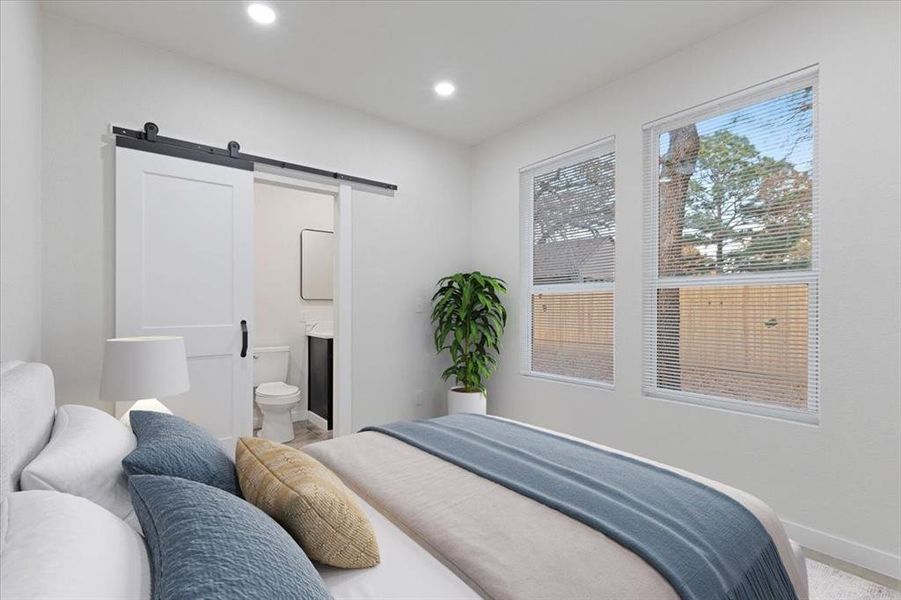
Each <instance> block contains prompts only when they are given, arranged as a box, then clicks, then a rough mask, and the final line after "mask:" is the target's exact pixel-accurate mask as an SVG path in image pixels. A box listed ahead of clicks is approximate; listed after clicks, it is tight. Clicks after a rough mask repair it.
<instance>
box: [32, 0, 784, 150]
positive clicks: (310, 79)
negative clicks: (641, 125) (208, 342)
mask: <svg viewBox="0 0 901 600" xmlns="http://www.w3.org/2000/svg"><path fill="white" fill-rule="evenodd" d="M774 3H775V2H771V1H729V2H726V1H722V2H711V1H691V2H687V1H659V2H657V1H653V2H648V1H635V2H426V1H420V2H375V1H370V2H268V4H270V6H272V7H273V8H274V9H275V10H276V12H277V13H278V17H279V18H278V20H277V21H276V23H275V24H274V25H271V26H268V27H267V26H261V25H257V24H255V23H253V22H251V21H250V20H249V19H248V17H247V15H246V12H245V9H246V6H247V4H248V3H247V2H242V1H231V2H229V1H190V2H133V1H130V2H106V1H73V0H65V1H46V2H44V3H43V4H44V7H45V9H46V10H48V11H49V12H52V13H57V14H61V15H65V16H68V17H71V18H73V19H77V20H80V21H84V22H89V23H93V24H96V25H99V26H101V27H104V28H107V29H110V30H115V31H117V32H119V33H121V34H123V35H126V36H129V37H134V38H138V39H141V40H144V41H146V42H149V43H151V44H154V45H156V46H160V47H162V48H166V49H168V50H171V51H174V52H178V53H181V54H185V55H189V56H193V57H196V58H199V59H202V60H205V61H208V62H210V63H215V64H218V65H222V66H225V67H228V68H231V69H235V70H238V71H242V72H245V73H251V74H253V75H256V76H258V77H261V78H263V79H266V80H269V81H273V82H276V83H279V84H281V85H284V86H286V87H289V88H293V89H295V90H299V91H302V92H306V93H309V94H313V95H316V96H319V97H321V98H325V99H327V100H331V101H334V102H338V103H340V104H344V105H347V106H351V107H354V108H357V109H360V110H363V111H366V112H368V113H370V114H373V115H378V116H380V117H384V118H387V119H391V120H393V121H397V122H401V123H405V124H407V125H411V126H413V127H416V128H418V129H422V130H425V131H429V132H433V133H437V134H440V135H443V136H447V137H450V138H453V139H456V140H459V141H463V142H466V143H477V142H480V141H482V140H484V139H486V138H488V137H490V136H492V135H494V134H496V133H499V132H501V131H503V130H504V129H507V128H509V127H511V126H513V125H515V124H517V123H519V122H521V121H524V120H526V119H528V118H529V117H532V116H534V115H536V114H538V113H540V112H541V111H543V110H545V109H547V108H549V107H551V106H554V105H556V104H559V103H560V102H562V101H564V100H567V99H569V98H571V97H573V96H576V95H578V94H580V93H582V92H586V91H588V90H590V89H592V88H594V87H597V86H599V85H601V84H603V83H604V82H607V81H610V80H612V79H615V78H617V77H620V76H622V75H624V74H626V73H629V72H630V71H634V70H635V69H638V68H640V67H642V66H644V65H647V64H650V63H652V62H655V61H657V60H659V59H661V58H663V57H665V56H666V55H668V54H671V53H673V52H674V51H676V50H678V49H680V48H682V47H685V46H687V45H689V44H692V43H694V42H697V41H699V40H702V39H704V38H705V37H708V36H710V35H712V34H714V33H716V32H717V31H719V30H722V29H723V28H726V27H729V26H731V25H733V24H735V23H738V22H739V21H742V20H744V19H747V18H748V17H750V16H752V15H755V14H757V13H760V12H762V11H763V10H766V9H767V8H769V7H770V6H772V5H773V4H774ZM441 79H449V80H452V81H453V82H454V83H455V84H456V85H457V93H456V94H455V95H454V96H453V97H451V98H448V99H439V98H437V97H436V96H435V94H434V92H433V91H432V87H433V85H434V84H435V82H437V81H438V80H441Z"/></svg>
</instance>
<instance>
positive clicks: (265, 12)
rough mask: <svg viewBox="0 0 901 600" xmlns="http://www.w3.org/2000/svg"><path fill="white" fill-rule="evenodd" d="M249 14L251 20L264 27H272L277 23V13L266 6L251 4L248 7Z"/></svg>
mask: <svg viewBox="0 0 901 600" xmlns="http://www.w3.org/2000/svg"><path fill="white" fill-rule="evenodd" d="M247 14H248V15H250V18H251V19H253V20H254V21H256V22H257V23H260V24H262V25H271V24H272V23H275V11H274V10H272V9H271V8H269V7H268V6H266V5H265V4H251V5H250V6H248V7H247Z"/></svg>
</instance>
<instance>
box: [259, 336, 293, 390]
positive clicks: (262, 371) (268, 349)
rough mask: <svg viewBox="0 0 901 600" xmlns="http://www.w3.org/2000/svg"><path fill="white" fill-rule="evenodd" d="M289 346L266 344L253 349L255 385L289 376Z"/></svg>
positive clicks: (282, 379) (284, 378) (283, 379)
mask: <svg viewBox="0 0 901 600" xmlns="http://www.w3.org/2000/svg"><path fill="white" fill-rule="evenodd" d="M290 355H291V348H289V347H288V346H265V347H262V348H254V349H253V385H254V387H256V386H258V385H260V384H261V383H269V382H270V381H285V380H286V379H287V378H288V358H289V357H290Z"/></svg>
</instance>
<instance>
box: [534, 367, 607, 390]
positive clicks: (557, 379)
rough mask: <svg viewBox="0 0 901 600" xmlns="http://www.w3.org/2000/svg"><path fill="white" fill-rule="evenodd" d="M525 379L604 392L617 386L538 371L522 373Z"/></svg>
mask: <svg viewBox="0 0 901 600" xmlns="http://www.w3.org/2000/svg"><path fill="white" fill-rule="evenodd" d="M520 374H521V375H523V376H524V377H530V378H532V379H545V380H547V381H555V382H557V383H567V384H570V385H578V386H582V387H593V388H600V389H602V390H607V391H611V392H612V391H613V390H615V389H616V386H615V385H614V384H613V383H609V382H606V381H595V380H593V379H579V378H578V377H566V376H564V375H553V374H551V373H539V372H536V371H520Z"/></svg>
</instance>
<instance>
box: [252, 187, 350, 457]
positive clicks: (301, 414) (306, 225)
mask: <svg viewBox="0 0 901 600" xmlns="http://www.w3.org/2000/svg"><path fill="white" fill-rule="evenodd" d="M253 187H254V194H253V196H254V228H253V229H254V286H253V287H254V290H253V296H254V336H253V349H252V352H253V365H252V367H253V371H254V375H253V383H254V393H253V396H252V397H251V398H249V399H248V401H249V402H250V403H251V405H252V406H253V412H254V419H253V421H254V422H253V429H254V435H256V436H259V437H265V438H268V439H272V440H274V441H278V442H281V443H286V444H288V445H291V446H295V447H300V446H303V445H305V444H307V443H312V442H316V441H321V440H324V439H329V438H331V437H332V436H333V435H342V434H344V433H349V432H350V427H349V423H350V402H349V400H350V397H349V388H350V386H349V341H346V340H347V339H349V334H350V318H349V317H350V315H349V307H350V300H349V296H350V286H349V285H346V286H344V287H342V286H341V285H340V280H341V273H340V272H339V271H340V270H344V271H345V272H346V273H345V280H346V281H349V277H350V271H349V269H350V263H349V261H350V252H349V250H350V244H349V241H350V240H349V235H350V218H349V199H350V194H351V190H350V187H349V186H334V185H328V184H322V183H318V182H313V181H308V180H304V179H300V178H298V177H296V176H293V175H284V174H280V173H273V172H269V171H265V172H255V173H254V186H253ZM342 200H344V202H345V204H346V208H345V211H342V210H341V201H342ZM345 212H346V213H347V215H346V217H345V214H344V213H345ZM342 217H345V218H344V219H343V220H342ZM342 238H343V240H342ZM342 241H343V242H345V243H344V244H343V252H342V249H341V246H342V244H341V242H342ZM341 307H344V308H346V309H347V310H346V311H344V313H342V314H343V316H342V314H339V311H340V309H341ZM339 321H341V323H339ZM341 350H347V356H346V357H345V358H344V359H343V360H342V356H341ZM342 375H343V376H344V377H342ZM339 379H341V380H342V381H339ZM342 383H343V385H342Z"/></svg>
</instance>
